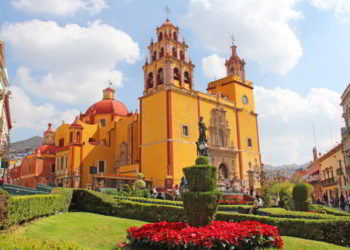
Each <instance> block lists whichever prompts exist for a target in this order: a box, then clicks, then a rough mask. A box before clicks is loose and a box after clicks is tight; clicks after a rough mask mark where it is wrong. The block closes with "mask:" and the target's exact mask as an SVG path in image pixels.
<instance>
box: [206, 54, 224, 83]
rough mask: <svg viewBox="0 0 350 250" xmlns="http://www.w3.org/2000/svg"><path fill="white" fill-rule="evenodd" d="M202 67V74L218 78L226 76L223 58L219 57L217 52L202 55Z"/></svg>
mask: <svg viewBox="0 0 350 250" xmlns="http://www.w3.org/2000/svg"><path fill="white" fill-rule="evenodd" d="M202 68H203V73H204V75H205V76H206V77H208V78H217V79H220V78H223V77H224V76H226V68H225V58H221V57H219V56H218V55H217V54H212V55H211V56H208V57H204V58H203V59H202Z"/></svg>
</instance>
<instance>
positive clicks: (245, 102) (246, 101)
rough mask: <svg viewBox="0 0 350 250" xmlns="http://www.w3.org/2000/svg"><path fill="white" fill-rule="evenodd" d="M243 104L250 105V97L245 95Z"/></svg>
mask: <svg viewBox="0 0 350 250" xmlns="http://www.w3.org/2000/svg"><path fill="white" fill-rule="evenodd" d="M242 102H243V103H244V104H248V96H246V95H244V96H243V97H242Z"/></svg>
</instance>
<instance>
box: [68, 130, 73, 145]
mask: <svg viewBox="0 0 350 250" xmlns="http://www.w3.org/2000/svg"><path fill="white" fill-rule="evenodd" d="M72 142H73V132H70V133H69V143H72Z"/></svg>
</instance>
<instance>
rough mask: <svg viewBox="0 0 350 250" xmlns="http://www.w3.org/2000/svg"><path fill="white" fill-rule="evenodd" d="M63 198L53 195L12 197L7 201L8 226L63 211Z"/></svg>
mask: <svg viewBox="0 0 350 250" xmlns="http://www.w3.org/2000/svg"><path fill="white" fill-rule="evenodd" d="M65 207H66V203H65V197H64V196H62V195H53V194H46V195H42V194H38V195H30V196H29V195H28V196H13V197H10V198H9V199H8V219H7V223H8V225H13V224H20V223H22V222H25V221H29V220H31V219H34V218H37V217H40V216H45V215H50V214H54V213H56V212H62V211H65Z"/></svg>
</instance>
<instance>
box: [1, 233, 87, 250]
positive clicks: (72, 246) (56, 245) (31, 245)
mask: <svg viewBox="0 0 350 250" xmlns="http://www.w3.org/2000/svg"><path fill="white" fill-rule="evenodd" d="M0 249H35V250H47V249H56V250H80V249H82V247H80V246H79V244H78V243H75V242H64V241H52V240H35V239H31V238H28V237H17V236H12V235H10V234H7V235H0Z"/></svg>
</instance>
